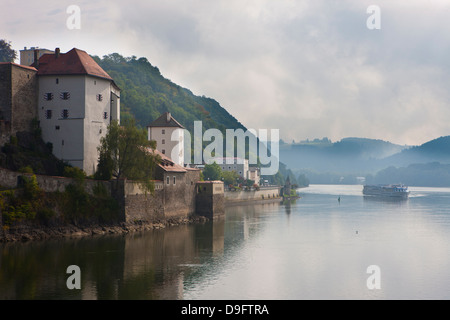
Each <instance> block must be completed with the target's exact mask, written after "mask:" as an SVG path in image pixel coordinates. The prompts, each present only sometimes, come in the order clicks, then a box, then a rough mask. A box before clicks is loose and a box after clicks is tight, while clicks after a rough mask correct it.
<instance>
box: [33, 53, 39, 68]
mask: <svg viewBox="0 0 450 320" xmlns="http://www.w3.org/2000/svg"><path fill="white" fill-rule="evenodd" d="M33 53H34V65H35V67H36V68H39V50H36V49H34V51H33Z"/></svg>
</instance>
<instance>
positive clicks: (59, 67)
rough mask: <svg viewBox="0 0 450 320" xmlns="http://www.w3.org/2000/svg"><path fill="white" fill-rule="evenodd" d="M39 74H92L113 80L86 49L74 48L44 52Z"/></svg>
mask: <svg viewBox="0 0 450 320" xmlns="http://www.w3.org/2000/svg"><path fill="white" fill-rule="evenodd" d="M37 74H38V75H40V76H41V75H90V76H95V77H99V78H104V79H108V80H112V78H111V77H110V76H109V74H107V73H106V72H105V71H104V70H103V69H102V68H101V67H100V66H99V65H98V64H97V63H96V62H95V61H94V59H92V57H91V56H90V55H89V54H87V53H86V51H83V50H80V49H77V48H73V49H72V50H70V51H69V52H67V53H59V56H58V57H57V54H56V53H54V54H49V53H47V54H44V55H42V57H41V58H39V65H38V73H37Z"/></svg>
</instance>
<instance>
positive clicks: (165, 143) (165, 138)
mask: <svg viewBox="0 0 450 320" xmlns="http://www.w3.org/2000/svg"><path fill="white" fill-rule="evenodd" d="M147 132H148V140H154V141H156V150H158V151H159V152H161V153H162V154H164V155H166V156H167V157H169V158H170V159H172V161H173V162H174V163H176V164H177V165H179V166H181V167H184V127H183V126H182V125H181V124H180V123H179V122H178V121H177V120H175V118H174V117H173V116H172V115H171V114H170V112H165V113H163V114H162V115H161V116H160V117H159V118H158V119H156V120H155V121H153V122H152V123H150V124H149V125H148V126H147Z"/></svg>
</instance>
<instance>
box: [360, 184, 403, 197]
mask: <svg viewBox="0 0 450 320" xmlns="http://www.w3.org/2000/svg"><path fill="white" fill-rule="evenodd" d="M363 194H364V195H366V196H377V197H391V198H402V199H406V198H408V195H409V190H408V187H407V186H405V185H403V184H389V185H365V186H364V189H363Z"/></svg>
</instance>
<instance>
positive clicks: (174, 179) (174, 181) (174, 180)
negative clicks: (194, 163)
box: [173, 177, 177, 185]
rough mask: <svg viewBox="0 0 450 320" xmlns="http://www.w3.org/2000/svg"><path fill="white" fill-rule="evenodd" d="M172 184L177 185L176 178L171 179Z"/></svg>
mask: <svg viewBox="0 0 450 320" xmlns="http://www.w3.org/2000/svg"><path fill="white" fill-rule="evenodd" d="M173 184H174V185H175V184H177V177H173Z"/></svg>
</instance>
